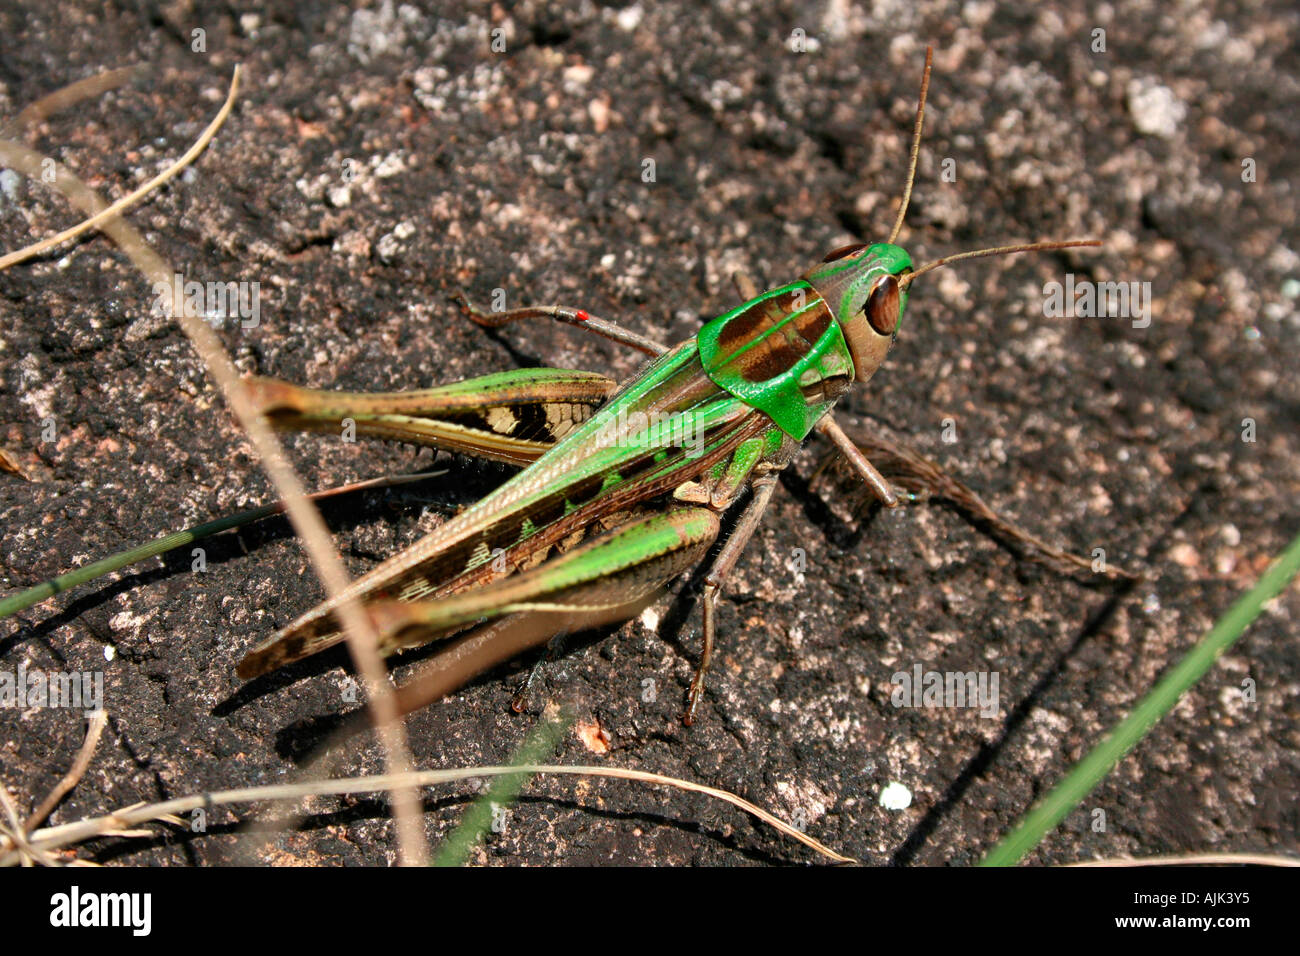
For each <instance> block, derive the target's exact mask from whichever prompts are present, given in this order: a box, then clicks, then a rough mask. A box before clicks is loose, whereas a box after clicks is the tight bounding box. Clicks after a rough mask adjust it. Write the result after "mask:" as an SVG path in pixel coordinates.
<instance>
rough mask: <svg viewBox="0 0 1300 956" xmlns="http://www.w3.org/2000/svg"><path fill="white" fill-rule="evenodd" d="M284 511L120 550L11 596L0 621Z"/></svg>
mask: <svg viewBox="0 0 1300 956" xmlns="http://www.w3.org/2000/svg"><path fill="white" fill-rule="evenodd" d="M283 510H284V509H283V508H282V507H281V506H280V505H279V504H278V503H276V504H272V505H263V506H262V507H260V508H254V509H253V510H252V511H244V512H241V513H240V514H237V515H230V516H229V517H226V518H218V519H217V520H216V521H208V522H205V523H204V524H199V525H195V526H194V527H192V528H186V529H185V530H184V531H175V532H172V533H171V534H165V535H163V536H162V537H161V538H155V539H154V540H153V541H150V542H149V543H147V544H141V545H137V546H136V547H134V548H128V549H127V550H126V551H119V552H118V553H117V554H114V555H111V556H110V557H107V558H101V559H100V560H98V561H92V562H91V563H90V564H86V565H83V566H81V567H79V568H77V569H76V570H74V571H69V572H67V573H66V574H60V575H59V576H58V577H56V578H52V579H50V580H49V581H43V582H41V583H40V584H38V585H36V586H35V587H30V588H28V589H27V590H26V591H19V592H18V593H17V594H11V595H9V596H8V597H7V598H4V599H3V600H0V620H3V619H4V618H6V617H8V616H9V615H11V614H17V613H18V612H19V611H22V610H25V609H27V608H29V607H31V606H32V605H33V604H39V603H40V602H41V601H44V600H45V599H46V598H50V597H53V596H54V595H56V594H60V593H62V592H63V591H67V590H68V589H69V588H75V587H76V586H77V585H79V584H89V583H90V582H91V581H93V580H95V578H98V577H102V576H103V575H105V574H109V573H110V572H112V571H117V570H119V569H121V568H125V567H128V566H129V565H132V564H136V563H138V562H140V561H144V560H145V559H146V558H152V557H154V556H155V555H159V554H166V553H167V552H168V551H173V550H175V549H176V548H180V547H183V546H185V545H187V544H189V543H190V542H191V541H198V540H199V539H200V538H206V537H208V536H209V535H214V534H218V533H219V532H222V531H226V530H228V529H230V528H238V527H239V526H240V525H244V524H248V523H249V522H251V521H258V520H260V519H262V518H266V517H269V516H270V515H274V514H279V513H280V512H281V511H283Z"/></svg>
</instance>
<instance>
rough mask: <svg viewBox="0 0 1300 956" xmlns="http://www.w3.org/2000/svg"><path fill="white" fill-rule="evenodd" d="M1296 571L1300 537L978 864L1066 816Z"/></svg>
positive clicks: (1013, 854)
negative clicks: (1130, 711)
mask: <svg viewBox="0 0 1300 956" xmlns="http://www.w3.org/2000/svg"><path fill="white" fill-rule="evenodd" d="M1297 572H1300V536H1298V537H1296V538H1295V539H1294V540H1293V541H1292V542H1291V543H1290V544H1289V545H1287V548H1286V550H1285V551H1283V552H1282V554H1281V555H1280V556H1279V557H1278V558H1277V560H1276V561H1274V562H1273V564H1272V565H1270V566H1269V568H1268V570H1267V571H1265V572H1264V574H1263V575H1262V576H1261V577H1260V579H1259V580H1258V581H1257V582H1256V583H1255V586H1254V587H1253V588H1251V589H1250V591H1248V592H1247V593H1246V594H1245V595H1243V596H1242V597H1241V598H1239V599H1238V600H1237V602H1236V603H1235V604H1233V605H1232V607H1231V608H1229V609H1228V612H1227V613H1226V614H1224V615H1223V617H1221V618H1219V620H1218V621H1217V622H1216V623H1215V625H1214V627H1212V628H1210V630H1209V631H1208V632H1207V633H1206V635H1205V636H1204V637H1203V638H1201V640H1200V641H1199V642H1197V644H1196V646H1195V647H1193V648H1192V649H1191V650H1190V651H1188V653H1187V654H1186V656H1184V657H1183V659H1182V660H1181V661H1179V662H1178V664H1177V665H1176V666H1175V667H1174V668H1173V670H1171V671H1169V673H1168V674H1166V675H1165V676H1164V677H1162V678H1161V679H1160V681H1159V682H1158V683H1157V684H1156V686H1155V687H1153V688H1152V689H1151V691H1150V692H1149V693H1148V694H1147V695H1146V697H1144V698H1142V700H1141V701H1140V702H1139V703H1138V705H1137V706H1136V707H1135V708H1134V709H1133V712H1132V713H1131V714H1129V715H1128V716H1127V717H1125V718H1124V720H1122V721H1121V722H1120V723H1119V724H1118V725H1117V726H1116V727H1115V729H1114V730H1112V731H1111V732H1110V734H1108V735H1107V736H1106V737H1105V738H1104V739H1103V740H1102V741H1101V743H1099V744H1098V745H1097V746H1096V747H1094V748H1093V750H1092V752H1091V753H1089V754H1088V755H1087V756H1086V757H1084V758H1083V759H1082V760H1081V761H1079V762H1078V763H1077V764H1075V766H1074V769H1073V770H1071V771H1070V773H1069V774H1068V775H1067V776H1066V777H1065V779H1064V780H1062V781H1061V782H1060V783H1059V784H1057V786H1056V789H1055V790H1053V791H1052V792H1051V793H1050V794H1048V795H1047V797H1046V799H1044V800H1043V801H1042V802H1041V803H1039V804H1038V805H1037V806H1036V807H1034V808H1033V809H1032V810H1031V811H1030V812H1029V813H1028V814H1027V815H1026V816H1025V817H1024V819H1023V820H1021V821H1020V824H1019V826H1017V827H1016V829H1015V830H1014V831H1012V833H1011V834H1010V835H1009V836H1007V837H1005V838H1004V839H1003V840H1002V842H1001V843H999V844H998V845H997V846H996V847H994V849H993V851H992V852H991V853H989V855H988V856H986V857H985V858H984V859H983V860H982V861H981V862H980V865H981V866H1013V865H1014V864H1016V863H1018V862H1019V861H1020V860H1021V859H1022V858H1023V857H1024V856H1025V854H1026V853H1028V852H1029V851H1030V850H1032V849H1033V848H1034V847H1035V846H1037V845H1038V843H1039V841H1041V840H1042V839H1043V837H1045V836H1046V835H1047V834H1048V833H1049V832H1050V831H1051V830H1053V829H1055V828H1056V826H1057V824H1059V823H1060V822H1061V821H1062V820H1063V819H1065V816H1066V814H1068V813H1069V812H1070V811H1071V810H1073V809H1074V807H1075V806H1076V805H1078V803H1079V802H1080V801H1081V800H1083V798H1084V797H1086V796H1087V795H1088V793H1089V792H1090V791H1091V790H1092V788H1093V787H1095V786H1096V785H1097V784H1098V783H1099V782H1100V781H1101V779H1102V778H1103V777H1105V776H1106V774H1108V773H1109V772H1110V771H1111V770H1112V769H1113V768H1114V766H1115V764H1117V763H1119V761H1120V760H1121V759H1122V758H1123V756H1124V755H1125V754H1126V753H1128V751H1129V750H1130V749H1132V748H1133V746H1134V745H1136V744H1137V742H1138V741H1139V740H1141V739H1142V737H1143V735H1145V734H1146V732H1147V731H1148V730H1150V729H1151V727H1152V725H1153V724H1155V722H1156V721H1158V720H1159V719H1160V718H1161V717H1163V716H1164V715H1165V714H1166V713H1168V712H1169V710H1170V709H1171V708H1172V707H1173V706H1174V704H1175V703H1177V702H1178V698H1179V697H1181V696H1182V695H1183V693H1185V692H1186V691H1187V690H1188V689H1189V688H1190V687H1191V686H1192V685H1193V684H1195V683H1196V682H1197V681H1198V680H1200V679H1201V677H1202V676H1203V675H1204V674H1205V672H1206V671H1207V670H1209V669H1210V667H1211V666H1212V665H1213V664H1214V661H1215V659H1216V658H1218V656H1219V655H1220V654H1222V653H1223V652H1224V651H1225V650H1227V649H1228V648H1229V647H1230V646H1231V645H1232V643H1233V642H1234V641H1235V640H1237V638H1238V637H1240V636H1241V635H1242V633H1243V632H1244V631H1245V630H1246V628H1247V627H1249V626H1250V625H1251V623H1252V622H1253V621H1254V620H1255V618H1257V617H1258V616H1259V614H1260V611H1261V610H1262V609H1263V607H1264V605H1265V604H1267V603H1268V602H1269V601H1271V600H1273V598H1275V597H1277V595H1278V594H1280V593H1281V592H1282V589H1283V588H1285V587H1286V586H1287V584H1288V583H1290V581H1291V579H1292V578H1294V577H1295V576H1296V574H1297Z"/></svg>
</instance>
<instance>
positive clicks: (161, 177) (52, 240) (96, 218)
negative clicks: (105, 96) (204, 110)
mask: <svg viewBox="0 0 1300 956" xmlns="http://www.w3.org/2000/svg"><path fill="white" fill-rule="evenodd" d="M92 79H95V78H94V77H92ZM60 92H62V91H60ZM238 92H239V67H235V76H234V79H233V80H231V82H230V93H229V95H228V96H227V97H226V102H225V103H223V104H222V105H221V109H220V111H219V112H218V113H217V115H216V116H215V117H214V118H213V120H212V122H211V123H209V124H208V128H207V129H205V130H204V131H203V135H202V136H200V137H199V138H198V139H197V140H195V141H194V145H193V146H191V147H190V148H189V149H188V150H187V151H186V153H185V155H184V156H182V157H181V158H180V159H178V160H177V161H176V162H175V163H173V164H172V165H171V166H168V167H167V168H166V169H164V170H163V171H162V172H161V173H159V174H158V175H157V176H155V177H154V178H153V179H151V180H149V181H148V182H147V183H145V184H144V185H143V186H140V187H139V188H138V189H135V190H133V191H132V192H130V193H129V194H127V195H125V196H123V197H122V198H121V199H119V200H118V201H117V202H115V203H113V204H112V205H111V206H106V207H105V208H103V209H101V210H99V211H98V212H97V213H95V215H93V216H91V217H90V218H89V219H83V220H82V221H81V222H79V223H77V224H76V225H75V226H72V227H70V228H68V229H64V230H63V231H62V232H61V233H59V234H58V235H55V236H50V237H49V238H48V239H42V240H41V241H40V242H34V243H32V244H31V245H30V246H24V247H23V248H21V249H18V250H16V251H14V252H11V253H8V254H7V255H4V256H0V269H7V268H9V267H10V266H12V265H16V264H18V263H19V262H23V261H25V260H27V259H30V258H32V257H33V256H38V255H40V254H41V253H42V252H45V251H46V250H48V249H53V248H54V247H55V246H58V245H62V244H63V243H65V242H67V241H68V240H69V239H75V238H76V237H77V236H80V235H83V234H85V233H87V232H89V231H90V230H92V229H97V228H99V227H100V226H102V225H103V224H104V223H105V222H107V221H108V220H110V219H112V218H113V217H114V216H118V215H120V214H121V213H123V212H125V211H126V210H127V209H129V208H130V207H131V206H134V205H135V204H136V203H137V202H139V201H140V200H141V199H143V198H144V197H145V196H147V195H149V194H150V193H151V192H153V191H154V190H155V189H157V188H158V187H159V186H161V185H162V184H163V183H165V182H167V181H168V180H170V179H172V178H173V177H175V176H176V175H177V174H178V173H180V172H181V170H183V169H184V168H185V167H186V166H188V165H189V164H190V163H192V162H194V160H196V159H197V158H198V156H199V154H200V153H202V152H203V151H204V150H205V149H207V146H208V143H210V142H211V141H212V137H214V136H216V135H217V130H219V129H220V128H221V124H223V123H224V122H225V121H226V117H227V116H229V115H230V111H231V110H232V109H234V106H235V95H236V93H238ZM58 95H59V94H57V93H56V94H52V96H58ZM47 99H49V97H47ZM25 112H26V111H25V110H24V113H25Z"/></svg>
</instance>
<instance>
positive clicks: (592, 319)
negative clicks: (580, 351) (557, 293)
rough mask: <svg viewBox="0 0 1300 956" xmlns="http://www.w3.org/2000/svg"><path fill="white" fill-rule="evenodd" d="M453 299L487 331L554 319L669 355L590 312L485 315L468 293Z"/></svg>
mask: <svg viewBox="0 0 1300 956" xmlns="http://www.w3.org/2000/svg"><path fill="white" fill-rule="evenodd" d="M453 298H454V299H455V301H456V302H458V303H459V304H460V307H461V309H462V310H463V311H464V313H465V315H466V316H468V317H469V319H470V321H472V322H473V323H474V324H475V325H479V326H481V327H483V328H485V329H499V328H500V327H501V326H503V325H508V324H509V323H511V322H518V321H519V320H521V319H554V320H555V321H557V322H563V323H564V324H565V325H572V326H574V327H575V328H579V329H585V330H586V331H588V332H590V333H592V334H593V335H599V336H601V337H602V338H606V339H609V340H610V341H611V342H617V343H618V344H620V345H626V346H628V347H629V348H634V349H636V350H637V351H639V352H645V353H646V354H647V355H654V356H659V355H663V354H664V353H665V352H667V351H668V346H666V345H663V344H662V343H659V342H656V341H655V340H654V339H650V338H647V337H646V336H644V335H641V334H640V333H637V332H633V331H632V330H631V329H625V328H623V327H622V326H621V325H618V324H617V323H615V322H611V321H609V319H602V318H601V317H600V316H598V315H592V314H591V313H590V312H588V311H587V310H586V309H575V308H573V307H571V306H567V305H533V306H526V307H524V308H522V309H507V310H505V311H504V312H484V311H483V310H482V309H480V308H479V307H478V306H476V305H475V304H474V303H472V302H471V301H470V300H469V296H467V295H466V294H465V293H464V292H461V293H458V294H457V295H455V296H453Z"/></svg>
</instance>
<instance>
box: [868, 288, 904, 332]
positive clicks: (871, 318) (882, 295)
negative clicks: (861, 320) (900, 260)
mask: <svg viewBox="0 0 1300 956" xmlns="http://www.w3.org/2000/svg"><path fill="white" fill-rule="evenodd" d="M862 312H863V314H864V315H865V316H866V317H867V322H868V323H869V324H870V325H871V327H872V328H873V329H875V330H876V332H877V333H878V334H880V335H893V334H894V330H895V329H897V328H898V320H899V318H900V317H901V316H902V305H901V299H900V296H899V291H898V279H897V278H896V277H894V276H892V275H884V276H881V277H880V278H879V279H877V280H876V283H875V285H873V286H872V287H871V291H870V292H869V293H868V294H867V301H866V304H865V305H864V306H863V307H862Z"/></svg>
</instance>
